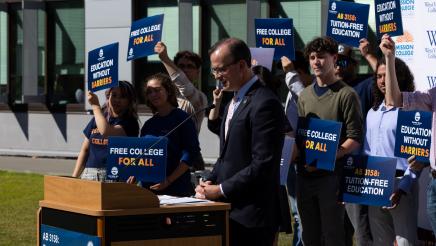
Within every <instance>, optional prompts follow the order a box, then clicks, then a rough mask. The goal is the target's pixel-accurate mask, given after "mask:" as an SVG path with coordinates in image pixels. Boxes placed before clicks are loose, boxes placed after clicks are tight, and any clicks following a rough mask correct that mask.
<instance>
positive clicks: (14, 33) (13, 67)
mask: <svg viewBox="0 0 436 246" xmlns="http://www.w3.org/2000/svg"><path fill="white" fill-rule="evenodd" d="M9 35H10V37H9V40H10V43H9V44H10V45H9V54H8V56H9V62H8V63H9V100H10V102H11V103H20V102H22V96H21V95H22V88H23V87H22V80H23V70H22V64H23V10H22V9H21V3H17V4H11V5H10V8H9Z"/></svg>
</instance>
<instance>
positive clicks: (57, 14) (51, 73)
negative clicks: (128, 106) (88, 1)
mask: <svg viewBox="0 0 436 246" xmlns="http://www.w3.org/2000/svg"><path fill="white" fill-rule="evenodd" d="M47 47H49V48H50V52H49V53H48V54H47V56H48V57H47V83H48V87H47V89H48V98H49V100H50V101H51V102H52V103H55V104H57V103H59V104H66V103H77V102H80V101H81V99H80V98H77V99H76V96H75V95H76V91H78V90H82V91H83V90H84V72H85V71H84V63H85V52H84V51H85V12H84V6H83V1H73V0H70V1H62V2H48V3H47ZM41 69H43V68H41ZM78 99H79V100H78Z"/></svg>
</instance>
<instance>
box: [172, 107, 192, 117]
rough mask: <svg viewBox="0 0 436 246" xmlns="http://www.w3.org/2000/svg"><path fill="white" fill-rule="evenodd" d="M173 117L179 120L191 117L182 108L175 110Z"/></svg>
mask: <svg viewBox="0 0 436 246" xmlns="http://www.w3.org/2000/svg"><path fill="white" fill-rule="evenodd" d="M171 115H172V116H173V117H175V118H177V119H180V118H183V119H184V118H186V117H189V114H188V113H187V112H185V111H184V110H182V109H180V108H175V109H173V111H172V112H171Z"/></svg>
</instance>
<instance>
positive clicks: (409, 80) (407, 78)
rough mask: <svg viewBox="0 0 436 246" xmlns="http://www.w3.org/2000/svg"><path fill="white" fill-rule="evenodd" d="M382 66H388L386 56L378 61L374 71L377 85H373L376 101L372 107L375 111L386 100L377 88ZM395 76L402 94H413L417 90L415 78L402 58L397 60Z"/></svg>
mask: <svg viewBox="0 0 436 246" xmlns="http://www.w3.org/2000/svg"><path fill="white" fill-rule="evenodd" d="M381 65H385V66H386V59H385V57H384V56H382V57H381V58H380V59H379V60H378V61H377V66H376V69H375V71H374V80H375V83H373V96H374V100H373V106H372V108H373V109H374V110H377V109H378V107H379V106H380V105H381V103H382V102H383V100H384V98H385V96H384V95H383V93H382V92H381V91H380V90H379V88H378V86H377V71H378V68H379V67H380V66H381ZM386 70H387V69H386ZM395 75H396V76H397V81H398V87H399V88H400V91H401V92H403V91H404V92H412V91H414V90H415V83H414V80H415V79H414V77H413V74H412V72H411V71H410V69H409V66H407V64H406V63H405V62H404V61H403V60H401V59H400V58H395Z"/></svg>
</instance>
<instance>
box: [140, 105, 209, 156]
mask: <svg viewBox="0 0 436 246" xmlns="http://www.w3.org/2000/svg"><path fill="white" fill-rule="evenodd" d="M214 108H215V104H210V105H208V106H207V107H204V108H201V109H199V110H197V111H195V112H194V113H192V114H191V115H189V116H188V117H186V119H184V120H182V122H180V123H179V124H178V125H177V126H175V127H174V128H173V129H171V131H169V132H168V133H167V134H165V135H163V136H159V139H158V140H157V141H156V142H154V143H153V144H152V145H150V147H148V148H146V149H145V150H149V149H151V148H153V147H154V146H156V144H158V143H160V141H162V139H164V138H166V137H168V136H169V135H170V134H171V133H173V132H174V131H175V130H177V128H179V127H180V126H181V125H183V123H185V122H186V121H188V120H190V119H192V117H194V116H196V115H197V114H199V113H201V112H203V111H206V110H211V109H214ZM146 152H147V151H144V153H143V154H139V155H138V156H136V157H135V159H133V161H132V164H136V161H137V160H138V159H139V158H141V157H142V156H144V155H145V153H146Z"/></svg>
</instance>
